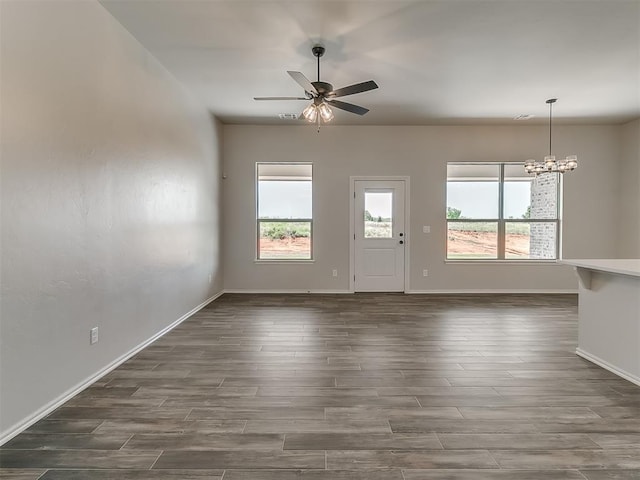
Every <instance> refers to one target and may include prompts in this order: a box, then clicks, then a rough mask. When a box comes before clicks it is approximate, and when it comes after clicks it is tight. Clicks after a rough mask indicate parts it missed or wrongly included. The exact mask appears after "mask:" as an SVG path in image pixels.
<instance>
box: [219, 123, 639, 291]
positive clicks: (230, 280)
mask: <svg viewBox="0 0 640 480" xmlns="http://www.w3.org/2000/svg"><path fill="white" fill-rule="evenodd" d="M546 128H547V127H546V126H544V125H540V126H513V127H511V126H443V127H435V126H431V127H430V126H411V127H402V126H398V127H396V126H393V127H391V126H389V127H385V126H379V127H371V126H366V127H365V126H363V127H358V126H351V127H345V126H326V127H323V128H322V129H321V131H320V133H317V132H316V129H315V127H313V126H309V125H302V126H282V127H279V126H240V125H225V126H224V127H223V130H224V159H225V160H224V165H225V166H224V170H225V174H226V176H227V179H226V180H224V181H223V195H224V201H223V205H224V216H225V228H224V251H225V256H224V257H225V264H224V268H225V290H241V291H247V290H259V291H263V290H264V291H269V290H274V291H275V290H288V291H299V290H303V291H306V290H311V291H347V290H348V289H349V281H348V271H349V177H350V176H356V175H371V176H376V175H380V176H384V175H391V176H392V175H406V176H410V177H411V195H410V222H411V227H410V230H409V231H408V235H409V236H408V250H409V255H410V284H409V286H408V290H409V291H412V292H434V291H438V292H442V291H531V290H545V291H547V290H548V291H575V290H576V288H577V282H576V277H575V276H574V274H573V272H572V271H571V268H569V267H566V266H559V265H555V264H551V265H549V264H546V265H523V264H519V265H505V264H499V263H493V264H475V265H470V264H452V263H446V262H445V260H444V258H445V242H446V222H445V187H446V180H445V179H446V165H447V162H465V161H500V162H522V161H524V160H525V159H527V158H537V159H540V160H541V159H542V157H543V156H544V155H545V154H546V148H547V145H548V143H547V138H548V137H547V130H546ZM620 128H621V127H619V126H615V125H614V126H566V125H558V126H557V127H556V128H555V129H554V153H555V154H556V155H557V156H558V157H562V156H565V155H569V154H577V155H578V159H579V162H580V166H579V168H578V169H577V170H576V171H574V172H572V173H569V174H567V175H566V176H565V178H564V201H563V203H564V218H563V235H564V251H563V254H564V257H565V258H614V257H616V253H617V248H616V245H617V224H616V219H615V216H614V215H613V213H614V212H615V211H616V209H617V205H618V197H617V191H618V188H619V185H618V183H619V178H618V172H617V170H616V168H612V165H614V166H617V165H618V164H619V163H620V162H621V159H620V150H621V148H620ZM257 161H261V162H296V161H305V162H313V164H314V170H313V172H314V199H313V201H314V207H313V208H314V227H313V228H314V241H313V243H314V257H315V261H314V262H313V263H310V264H293V265H271V264H261V263H256V262H255V261H254V259H255V238H256V234H255V228H256V227H255V186H254V182H255V162H257ZM630 208H631V207H630ZM633 208H635V214H636V215H637V214H638V205H637V204H635V206H634V207H633ZM423 225H429V226H431V233H430V234H424V233H422V226H423ZM425 268H426V269H428V270H429V276H428V277H423V276H422V270H423V269H425ZM333 269H338V273H339V275H338V277H337V278H333V277H332V275H331V273H332V270H333Z"/></svg>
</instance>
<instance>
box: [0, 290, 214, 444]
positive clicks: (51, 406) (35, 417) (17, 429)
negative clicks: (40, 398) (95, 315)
mask: <svg viewBox="0 0 640 480" xmlns="http://www.w3.org/2000/svg"><path fill="white" fill-rule="evenodd" d="M223 293H224V291H222V292H219V293H217V294H215V295H214V296H212V297H210V298H208V299H207V300H205V301H204V302H202V303H201V304H200V305H198V306H197V307H195V308H193V309H192V310H191V311H189V312H187V313H185V314H184V315H183V316H182V317H180V318H179V319H178V320H176V321H175V322H173V323H172V324H171V325H169V326H167V327H165V328H163V329H162V330H160V331H159V332H158V333H156V334H155V335H153V336H152V337H151V338H149V339H147V340H145V341H144V342H142V343H141V344H139V345H138V346H136V347H134V348H133V349H132V350H130V351H128V352H127V353H125V354H124V355H122V356H120V357H118V358H117V359H115V360H114V361H113V362H111V363H110V364H108V365H107V366H106V367H104V368H102V369H101V370H99V371H98V372H96V373H95V374H93V375H91V376H90V377H88V378H86V379H84V380H83V381H81V382H80V383H78V384H77V385H75V386H73V387H71V388H70V389H69V390H67V391H66V392H65V393H63V394H62V395H60V396H59V397H58V398H56V399H54V400H52V401H51V402H49V403H47V404H46V405H45V406H44V407H42V408H41V409H39V410H37V411H36V412H34V413H33V414H32V415H29V416H28V417H27V418H25V419H23V420H21V421H20V422H18V423H16V424H15V425H13V426H11V427H9V428H8V429H7V430H6V431H4V432H2V433H0V446H2V445H4V444H5V443H6V442H8V441H9V440H11V439H12V438H13V437H15V436H16V435H18V434H19V433H21V432H23V431H24V430H26V429H27V428H29V427H30V426H31V425H33V424H34V423H36V422H37V421H39V420H41V419H43V418H44V417H46V416H47V415H49V414H50V413H51V412H53V411H54V410H55V409H56V408H58V407H60V406H61V405H62V404H64V403H65V402H67V401H68V400H70V399H71V398H73V397H74V396H75V395H77V394H78V393H80V392H81V391H83V390H84V389H85V388H87V387H89V386H90V385H91V384H93V383H94V382H96V381H97V380H99V379H100V378H102V377H103V376H105V375H106V374H107V373H109V372H111V371H112V370H114V369H116V368H117V367H119V366H120V365H122V364H123V363H124V362H126V361H127V360H129V359H130V358H131V357H133V356H134V355H135V354H136V353H138V352H140V351H141V350H143V349H144V348H145V347H147V346H148V345H150V344H151V343H153V342H155V341H156V340H157V339H158V338H160V337H162V336H163V335H165V334H166V333H168V332H170V331H171V330H173V329H174V328H175V327H177V326H178V325H180V324H181V323H182V322H184V321H185V320H186V319H187V318H189V317H190V316H192V315H193V314H194V313H196V312H198V311H199V310H202V309H203V308H204V307H206V306H207V305H209V304H210V303H211V302H213V301H214V300H215V299H217V298H218V297H220V296H221V295H222V294H223Z"/></svg>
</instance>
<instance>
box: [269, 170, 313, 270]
mask: <svg viewBox="0 0 640 480" xmlns="http://www.w3.org/2000/svg"><path fill="white" fill-rule="evenodd" d="M257 169H258V172H257V175H258V189H257V195H258V199H257V200H258V202H257V203H258V215H257V216H258V219H257V222H258V252H257V258H258V259H261V260H309V259H311V258H312V250H311V244H312V242H311V238H312V231H313V220H312V166H311V164H269V163H259V164H258V166H257Z"/></svg>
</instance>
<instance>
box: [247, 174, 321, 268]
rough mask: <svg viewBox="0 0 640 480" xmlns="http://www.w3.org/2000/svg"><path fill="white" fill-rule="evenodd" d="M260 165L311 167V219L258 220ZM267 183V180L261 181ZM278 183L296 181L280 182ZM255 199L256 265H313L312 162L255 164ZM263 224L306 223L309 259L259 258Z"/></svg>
mask: <svg viewBox="0 0 640 480" xmlns="http://www.w3.org/2000/svg"><path fill="white" fill-rule="evenodd" d="M260 165H283V166H295V165H304V166H310V167H311V178H310V180H309V181H310V182H311V218H282V219H280V218H260V181H261V180H260V172H259V170H260ZM262 181H269V180H262ZM279 181H296V180H293V179H292V180H282V179H280V180H279ZM255 199H256V202H255V203H256V211H255V216H256V223H255V228H256V246H255V262H257V263H313V262H314V258H313V163H312V162H256V171H255ZM263 223H285V224H286V223H289V224H290V223H308V224H309V257H308V258H300V257H279V258H261V257H260V230H261V228H260V227H261V225H262V224H263Z"/></svg>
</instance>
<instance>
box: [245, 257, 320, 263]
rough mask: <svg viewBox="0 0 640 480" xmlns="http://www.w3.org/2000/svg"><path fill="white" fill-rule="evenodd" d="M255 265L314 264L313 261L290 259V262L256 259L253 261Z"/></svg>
mask: <svg viewBox="0 0 640 480" xmlns="http://www.w3.org/2000/svg"><path fill="white" fill-rule="evenodd" d="M253 263H255V264H256V265H296V264H298V265H300V264H301V265H305V264H310V263H315V260H313V259H309V260H301V259H293V258H292V259H291V260H285V259H282V260H267V259H256V260H254V261H253Z"/></svg>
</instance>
